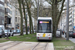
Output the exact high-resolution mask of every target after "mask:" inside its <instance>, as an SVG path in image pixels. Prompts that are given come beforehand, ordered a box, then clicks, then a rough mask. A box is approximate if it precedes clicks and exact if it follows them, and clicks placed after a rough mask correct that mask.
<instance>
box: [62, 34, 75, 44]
mask: <svg viewBox="0 0 75 50" xmlns="http://www.w3.org/2000/svg"><path fill="white" fill-rule="evenodd" d="M62 37H63V38H65V34H64V35H62ZM65 39H66V38H65ZM69 40H70V41H72V42H73V43H75V38H72V37H69Z"/></svg>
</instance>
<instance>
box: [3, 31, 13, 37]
mask: <svg viewBox="0 0 75 50" xmlns="http://www.w3.org/2000/svg"><path fill="white" fill-rule="evenodd" d="M4 34H5V36H9V37H10V36H13V32H12V31H11V30H4Z"/></svg>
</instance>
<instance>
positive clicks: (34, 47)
mask: <svg viewBox="0 0 75 50" xmlns="http://www.w3.org/2000/svg"><path fill="white" fill-rule="evenodd" d="M39 44H40V42H39V43H38V44H37V45H35V46H34V48H33V49H32V50H35V48H36V47H37V46H38V45H39Z"/></svg>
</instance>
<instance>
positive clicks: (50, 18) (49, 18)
mask: <svg viewBox="0 0 75 50" xmlns="http://www.w3.org/2000/svg"><path fill="white" fill-rule="evenodd" d="M38 19H45V20H47V19H48V20H52V17H38Z"/></svg>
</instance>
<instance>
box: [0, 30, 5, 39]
mask: <svg viewBox="0 0 75 50" xmlns="http://www.w3.org/2000/svg"><path fill="white" fill-rule="evenodd" d="M2 37H5V34H4V32H3V31H2V30H0V38H2Z"/></svg>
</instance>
